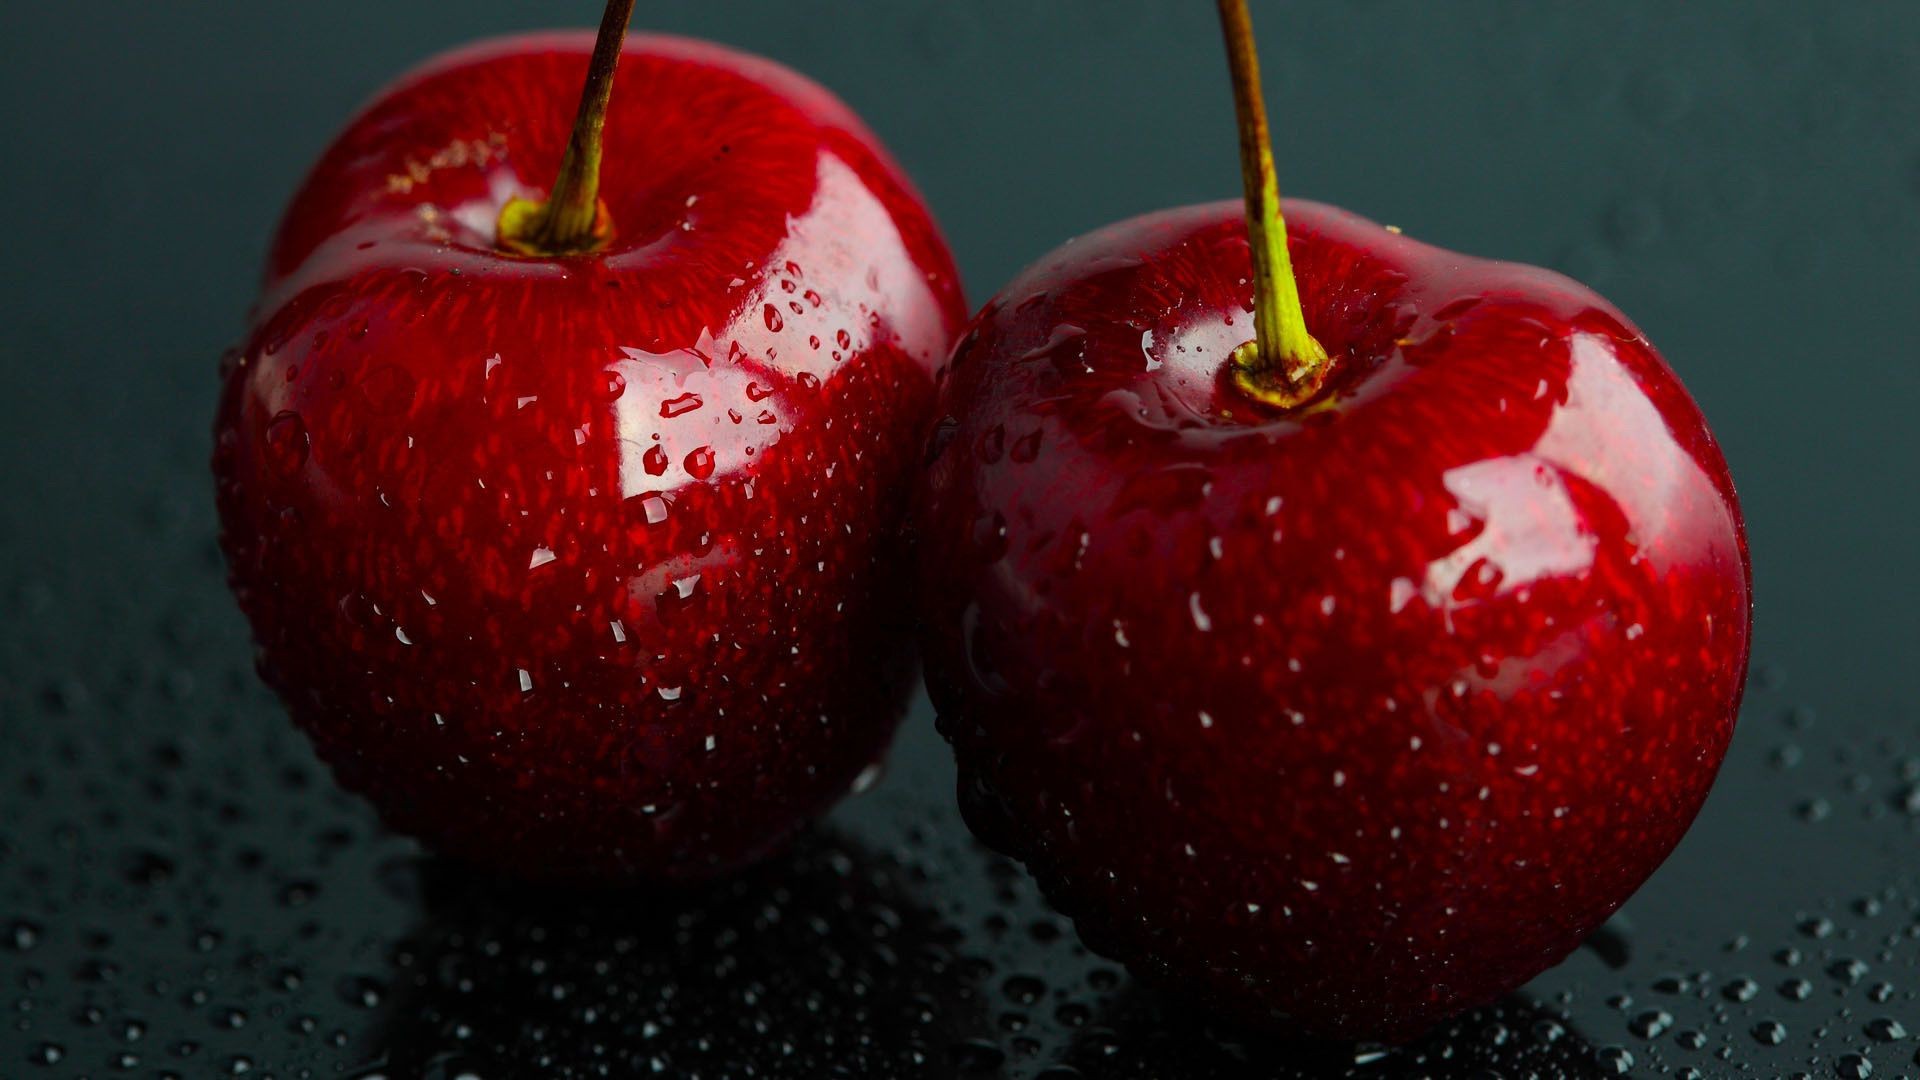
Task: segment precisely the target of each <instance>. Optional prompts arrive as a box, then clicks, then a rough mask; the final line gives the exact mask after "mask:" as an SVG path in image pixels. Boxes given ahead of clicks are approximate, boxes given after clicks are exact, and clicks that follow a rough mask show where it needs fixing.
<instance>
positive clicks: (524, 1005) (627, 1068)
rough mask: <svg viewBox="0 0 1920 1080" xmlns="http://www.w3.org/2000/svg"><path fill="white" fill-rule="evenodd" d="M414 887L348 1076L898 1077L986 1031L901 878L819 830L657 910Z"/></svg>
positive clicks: (456, 882)
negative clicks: (406, 920) (357, 1060)
mask: <svg viewBox="0 0 1920 1080" xmlns="http://www.w3.org/2000/svg"><path fill="white" fill-rule="evenodd" d="M414 868H415V872H416V882H415V884H416V886H417V888H418V889H419V890H420V900H421V903H422V906H423V908H424V910H425V911H426V917H425V919H424V920H423V922H422V924H421V925H420V926H419V927H417V928H416V929H415V931H414V932H412V933H411V934H410V935H409V936H408V937H407V938H406V939H405V940H404V941H403V942H402V943H401V944H400V945H398V946H397V947H395V949H394V950H393V953H392V955H391V957H390V960H391V965H390V968H389V970H390V972H391V976H392V978H391V984H390V986H391V989H390V992H389V993H387V994H386V995H385V997H384V998H383V1001H382V1005H381V1010H380V1014H379V1015H378V1017H377V1018H376V1021H375V1024H374V1025H373V1027H372V1029H371V1031H370V1032H369V1034H368V1035H367V1036H366V1037H365V1038H364V1039H363V1040H362V1042H361V1043H360V1045H359V1047H358V1049H359V1050H360V1052H361V1053H362V1054H363V1060H364V1061H367V1062H368V1063H369V1065H368V1070H367V1071H363V1072H362V1074H361V1075H385V1076H389V1077H398V1076H441V1075H444V1076H448V1077H452V1076H457V1075H460V1074H461V1073H462V1072H465V1071H471V1072H473V1073H476V1074H478V1075H482V1076H500V1075H506V1076H571V1075H582V1076H586V1075H591V1076H603V1075H605V1076H639V1075H669V1076H691V1075H702V1076H705V1075H715V1076H718V1075H759V1076H846V1077H862V1076H874V1077H888V1076H911V1075H921V1074H922V1073H923V1071H924V1070H925V1068H926V1067H927V1065H928V1064H929V1063H934V1062H938V1063H944V1061H945V1058H946V1056H947V1053H948V1048H949V1047H950V1046H951V1045H953V1044H954V1043H956V1042H959V1041H961V1040H962V1039H963V1038H964V1037H965V1036H966V1035H968V1034H970V1033H973V1032H976V1031H979V1030H981V1029H983V1028H984V1027H985V1024H986V1020H985V1018H984V1014H983V1013H982V1012H981V1011H980V1010H979V1001H980V995H979V993H978V991H977V989H976V988H975V987H974V985H973V982H974V980H973V978H972V977H971V976H970V975H969V974H968V973H966V972H965V971H964V970H963V969H962V965H961V964H960V963H959V962H958V960H957V959H956V953H955V948H954V947H955V945H956V943H957V942H958V941H959V938H960V935H959V932H958V931H957V930H955V929H953V928H952V927H950V926H949V925H947V924H946V923H944V922H943V921H942V920H941V919H940V918H939V917H938V916H936V915H935V914H934V913H933V912H932V911H930V910H929V909H928V908H926V907H925V906H924V905H922V904H921V903H919V902H918V901H917V900H916V899H915V897H916V895H917V886H916V883H915V881H914V880H913V874H912V872H910V871H909V870H907V869H905V868H903V867H901V866H900V865H899V864H897V863H895V862H893V861H892V860H890V859H887V858H884V857H882V856H879V855H877V854H874V853H872V852H870V851H867V850H865V849H863V848H862V847H861V846H860V845H858V844H857V843H855V842H853V841H851V840H849V839H848V838H847V837H845V836H843V835H840V834H838V833H835V832H833V831H831V830H829V829H825V828H816V829H814V830H813V831H811V832H809V833H807V834H806V835H804V836H803V837H802V838H801V839H800V840H799V841H798V842H796V844H795V845H794V846H793V847H792V848H791V849H790V850H789V851H788V852H787V853H785V854H784V855H781V856H778V857H776V858H775V859H773V860H772V861H770V862H769V863H767V864H764V865H762V866H760V867H758V868H755V869H753V870H750V871H748V872H747V873H746V874H744V875H742V876H739V877H736V878H734V879H731V880H728V881H723V882H719V883H716V884H713V885H711V886H705V887H701V888H698V889H693V890H686V891H679V892H675V893H671V894H664V895H663V894H651V893H650V894H641V893H628V892H616V893H599V894H592V893H588V894H582V893H580V892H578V891H556V890H551V889H547V890H542V889H540V888H538V887H531V886H527V885H521V884H515V883H510V882H505V881H502V880H500V879H498V878H494V877H489V876H485V875H482V874H480V873H478V872H476V871H474V870H472V869H470V868H467V867H465V866H461V865H457V864H453V863H450V862H447V861H444V860H436V859H428V860H422V861H420V862H417V863H415V864H414Z"/></svg>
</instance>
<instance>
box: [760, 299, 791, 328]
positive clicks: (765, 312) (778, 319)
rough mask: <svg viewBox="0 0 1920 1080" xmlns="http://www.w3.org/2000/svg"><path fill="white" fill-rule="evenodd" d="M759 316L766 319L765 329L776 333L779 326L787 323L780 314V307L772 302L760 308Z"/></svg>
mask: <svg viewBox="0 0 1920 1080" xmlns="http://www.w3.org/2000/svg"><path fill="white" fill-rule="evenodd" d="M760 317H761V318H762V319H764V320H765V321H766V324H767V329H769V330H771V331H773V332H774V333H776V334H777V333H779V332H780V329H781V327H783V326H785V325H787V320H786V319H785V318H783V317H782V316H781V315H780V309H779V308H777V307H774V306H773V305H772V304H768V305H767V306H766V307H765V308H763V309H761V312H760Z"/></svg>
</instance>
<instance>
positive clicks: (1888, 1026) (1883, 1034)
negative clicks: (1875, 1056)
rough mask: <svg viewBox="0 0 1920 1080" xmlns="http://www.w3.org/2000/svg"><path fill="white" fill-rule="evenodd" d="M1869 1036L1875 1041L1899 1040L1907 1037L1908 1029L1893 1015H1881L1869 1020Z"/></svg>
mask: <svg viewBox="0 0 1920 1080" xmlns="http://www.w3.org/2000/svg"><path fill="white" fill-rule="evenodd" d="M1867 1037H1868V1038H1870V1039H1873V1040H1874V1041H1875V1042H1899V1041H1900V1040H1901V1039H1904V1038H1906V1037H1907V1029H1906V1028H1905V1027H1903V1026H1901V1023H1900V1021H1898V1020H1895V1019H1893V1018H1892V1017H1887V1016H1879V1017H1875V1018H1874V1019H1872V1020H1869V1021H1867Z"/></svg>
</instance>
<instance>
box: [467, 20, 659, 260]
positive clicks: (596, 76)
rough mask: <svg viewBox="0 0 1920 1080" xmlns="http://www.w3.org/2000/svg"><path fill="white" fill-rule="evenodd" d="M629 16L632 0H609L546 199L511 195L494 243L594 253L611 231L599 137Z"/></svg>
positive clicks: (527, 251) (535, 251)
mask: <svg viewBox="0 0 1920 1080" xmlns="http://www.w3.org/2000/svg"><path fill="white" fill-rule="evenodd" d="M632 18H633V0H607V8H606V12H605V13H604V14H603V15H602V16H601V17H600V34H599V36H598V37H596V38H595V39H594V42H593V59H592V60H591V61H590V62H588V64H587V84H586V87H585V88H584V89H582V90H581V92H580V110H579V112H577V113H576V114H574V118H573V135H572V137H571V138H569V139H568V140H567V152H566V154H565V155H564V156H563V157H562V158H561V159H560V172H559V175H557V176H556V177H554V181H553V188H552V190H551V191H549V192H548V194H547V198H546V200H545V201H544V202H536V201H534V200H532V199H511V200H509V201H508V202H507V205H505V206H503V207H501V208H500V220H499V222H498V225H497V227H496V231H497V233H498V238H497V243H498V244H499V246H500V247H502V248H504V249H506V250H507V251H511V252H514V253H515V254H519V255H572V254H577V253H580V252H583V251H594V250H596V249H598V248H600V247H602V246H604V245H605V244H606V242H607V239H608V238H609V237H610V236H612V234H613V226H612V223H611V222H609V221H608V220H607V215H606V208H605V207H603V206H602V205H601V204H600V149H601V142H602V139H601V135H602V133H603V132H604V131H605V129H606V126H607V102H608V100H609V99H611V98H612V96H613V72H614V69H615V68H617V67H619V66H620V47H621V45H622V43H624V42H625V41H626V37H627V23H628V22H629V21H630V20H631V19H632Z"/></svg>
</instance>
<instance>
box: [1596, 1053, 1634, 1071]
mask: <svg viewBox="0 0 1920 1080" xmlns="http://www.w3.org/2000/svg"><path fill="white" fill-rule="evenodd" d="M1594 1060H1595V1061H1596V1062H1598V1063H1599V1065H1600V1070H1601V1071H1602V1072H1607V1073H1612V1074H1613V1075H1615V1076H1625V1075H1627V1074H1628V1073H1630V1072H1632V1071H1633V1054H1632V1052H1630V1051H1629V1050H1628V1049H1627V1048H1626V1047H1624V1046H1603V1047H1601V1048H1600V1049H1599V1051H1597V1052H1596V1053H1595V1054H1594Z"/></svg>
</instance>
